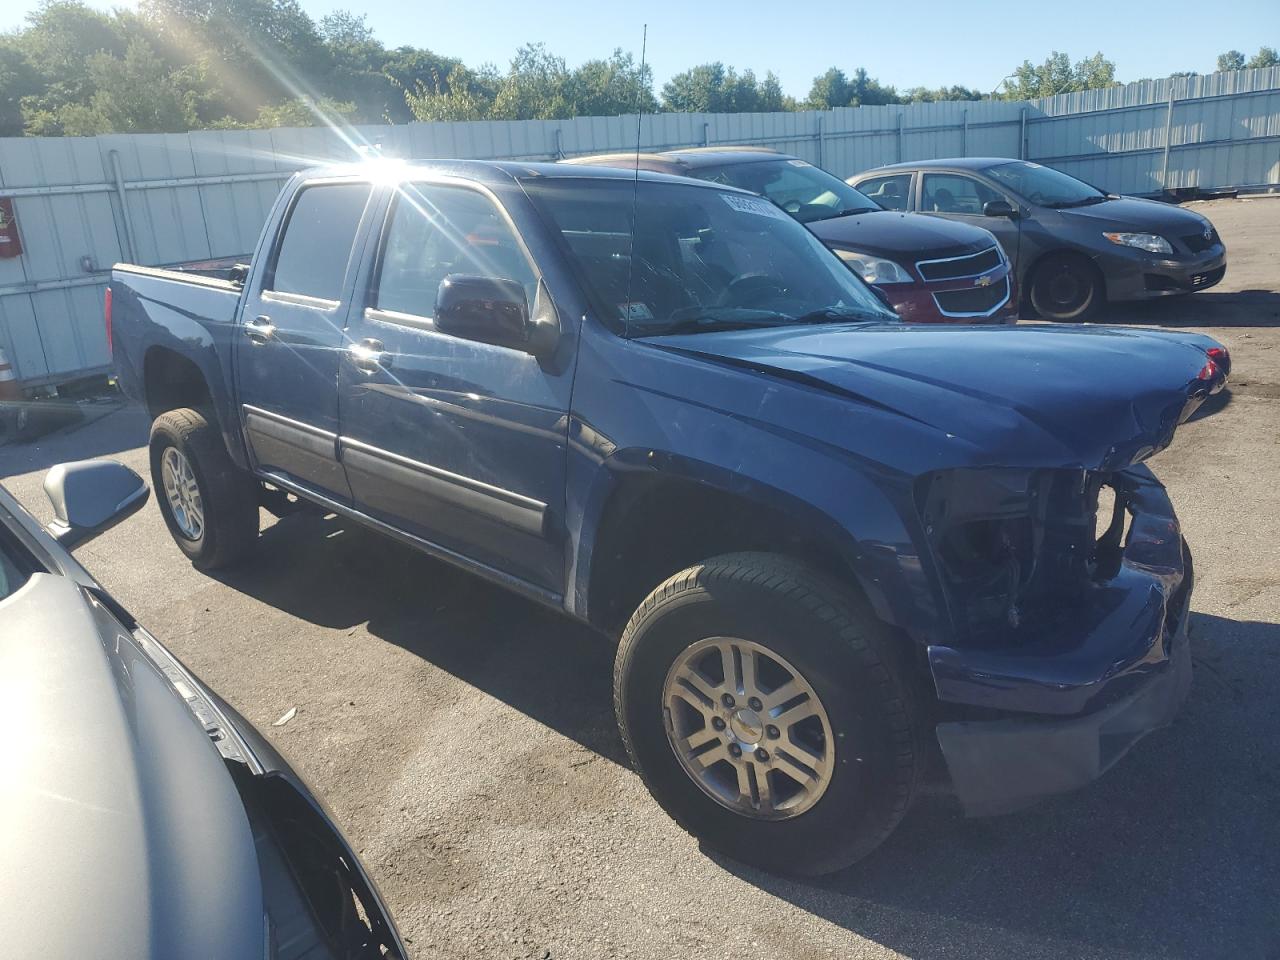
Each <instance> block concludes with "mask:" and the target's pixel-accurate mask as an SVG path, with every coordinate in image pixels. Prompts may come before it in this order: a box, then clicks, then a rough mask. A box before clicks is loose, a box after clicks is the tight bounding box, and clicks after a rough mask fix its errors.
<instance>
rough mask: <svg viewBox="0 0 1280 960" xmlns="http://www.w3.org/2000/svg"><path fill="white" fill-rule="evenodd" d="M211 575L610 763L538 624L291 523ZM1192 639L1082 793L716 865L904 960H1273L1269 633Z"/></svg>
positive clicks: (596, 652)
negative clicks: (385, 646)
mask: <svg viewBox="0 0 1280 960" xmlns="http://www.w3.org/2000/svg"><path fill="white" fill-rule="evenodd" d="M222 579H223V581H224V582H225V583H226V584H227V585H229V586H231V587H233V588H234V589H237V590H241V591H243V592H245V593H248V594H251V595H253V596H255V597H257V598H258V599H260V600H262V601H263V602H264V603H267V604H270V605H272V606H274V607H277V608H280V609H282V610H286V611H288V612H289V613H291V614H293V615H294V616H297V617H300V618H302V619H304V620H306V621H309V622H311V623H315V624H320V625H323V626H326V627H351V626H355V625H357V624H362V623H367V624H368V629H369V632H370V633H372V634H373V635H375V636H377V637H380V638H382V639H384V640H386V641H387V642H389V643H395V644H397V645H398V646H401V647H403V648H404V649H406V650H409V651H411V652H413V653H415V654H416V655H418V656H420V657H423V658H424V659H426V660H427V661H429V662H430V663H432V664H434V665H435V666H437V667H439V668H441V669H443V670H446V671H448V672H449V673H451V674H453V675H454V676H456V677H458V678H459V679H461V680H463V681H465V682H466V683H468V684H471V685H473V686H475V687H477V688H479V689H481V690H484V691H485V692H486V693H488V694H490V695H491V696H494V697H496V698H498V699H500V700H502V701H503V702H505V703H507V704H509V705H511V706H512V707H514V708H516V709H518V710H520V711H522V712H523V713H525V714H526V715H528V716H529V717H531V718H533V719H535V720H537V721H538V722H540V723H543V724H546V725H548V726H550V727H552V728H554V729H555V730H557V731H558V732H560V733H562V734H563V735H565V736H567V737H569V738H571V739H573V740H575V741H576V742H578V743H580V744H582V745H583V746H584V747H586V748H588V749H590V750H593V751H595V752H596V753H598V754H600V755H601V756H603V757H606V758H607V759H609V760H612V761H614V762H616V763H623V762H624V760H623V753H622V748H621V744H620V741H619V739H618V736H617V733H616V732H615V729H614V723H613V716H612V709H611V689H610V677H611V670H612V659H613V653H612V650H611V647H610V644H609V643H608V642H607V641H606V640H604V639H603V638H602V637H601V636H600V635H599V634H597V633H595V632H594V631H591V630H589V629H587V628H585V627H582V626H580V625H578V624H575V623H573V622H571V621H569V620H566V619H565V618H563V617H561V616H559V615H557V614H555V613H553V612H551V611H547V610H543V609H542V608H540V607H538V606H537V605H535V604H533V603H531V602H529V601H526V600H524V599H522V598H519V597H516V596H513V595H511V594H509V593H507V592H506V591H504V590H501V589H500V588H498V587H495V586H490V585H489V584H487V583H484V582H483V581H481V580H478V579H476V578H475V577H472V576H470V575H467V574H464V573H461V572H458V571H455V570H453V569H452V568H450V567H448V566H445V565H444V564H441V563H437V562H435V561H433V560H430V559H428V558H426V557H423V556H420V555H418V554H416V553H413V552H411V551H409V550H407V549H405V548H403V547H401V546H399V545H398V544H395V543H392V542H390V541H387V540H385V539H383V538H380V537H376V536H374V535H372V534H367V533H364V532H362V531H360V530H358V529H356V530H351V529H348V527H347V526H346V525H345V524H344V523H342V522H340V521H337V520H335V519H332V518H330V519H327V520H322V519H320V518H319V517H315V516H308V515H299V516H295V517H291V518H289V519H287V520H284V521H282V522H280V523H278V524H276V525H275V526H274V527H272V528H270V529H269V530H267V531H266V532H265V533H264V536H263V542H262V549H261V550H260V551H259V552H258V554H257V557H256V559H255V560H253V561H252V562H251V563H248V564H246V565H245V566H244V567H243V568H241V569H238V570H236V571H235V572H232V573H227V574H224V575H222ZM1191 630H1192V642H1193V649H1194V651H1195V659H1196V681H1195V684H1194V686H1193V688H1192V693H1191V696H1190V699H1189V701H1188V704H1187V707H1186V709H1185V710H1184V712H1183V714H1182V716H1181V717H1180V718H1179V720H1178V721H1177V722H1176V723H1175V725H1174V726H1173V727H1172V728H1171V729H1170V730H1167V731H1163V732H1161V733H1158V734H1155V735H1153V736H1152V737H1151V738H1149V739H1148V740H1146V741H1144V742H1142V743H1140V744H1139V745H1138V746H1137V748H1136V749H1135V750H1134V752H1133V754H1132V755H1130V756H1129V757H1127V758H1126V759H1125V760H1124V761H1123V762H1122V763H1120V764H1119V765H1118V766H1117V767H1116V768H1115V769H1114V770H1112V771H1111V772H1110V773H1109V774H1107V776H1106V777H1104V778H1103V780H1102V781H1101V782H1099V783H1097V784H1095V785H1093V786H1092V787H1090V788H1088V789H1086V790H1083V791H1081V792H1079V793H1077V794H1075V795H1072V796H1070V797H1065V798H1062V799H1059V800H1056V801H1053V802H1050V803H1046V804H1043V805H1041V806H1039V807H1037V808H1034V809H1032V810H1028V811H1024V812H1022V813H1019V814H1015V815H1011V816H1006V817H1002V818H998V819H990V820H965V819H963V818H962V817H961V816H960V815H959V813H958V810H957V808H956V806H955V805H954V803H953V802H952V801H950V800H949V799H947V798H946V797H925V798H923V799H922V800H921V801H920V802H918V803H917V805H916V806H915V808H914V809H913V810H912V812H911V813H910V814H909V815H908V817H907V819H906V820H905V821H904V822H903V824H902V825H901V827H900V828H899V829H898V831H897V832H896V833H895V834H894V835H893V837H891V838H890V840H889V841H888V842H887V843H886V844H885V845H884V846H883V847H882V848H881V849H880V850H878V851H877V852H876V853H874V854H873V855H872V856H871V857H870V858H868V859H867V860H865V861H864V862H863V863H861V864H859V865H857V866H855V867H853V868H851V869H850V870H848V871H845V872H844V873H842V874H837V875H835V876H833V877H829V878H825V879H823V880H820V881H794V880H788V879H782V878H778V877H774V876H770V875H767V874H763V873H759V872H757V871H754V870H750V869H747V868H743V867H740V866H738V865H735V864H732V863H728V862H724V863H723V864H722V865H723V866H724V868H725V869H727V870H729V871H731V872H733V873H735V874H736V875H738V876H740V877H741V878H743V879H745V880H746V881H748V882H750V883H753V884H755V885H757V886H758V887H760V888H762V889H764V890H766V891H768V892H770V893H772V894H774V895H776V896H777V897H779V898H781V899H783V900H786V901H788V902H790V903H792V904H794V905H796V906H797V907H800V908H802V909H804V910H806V911H809V912H811V913H813V914H814V915H816V916H819V917H822V918H823V919H825V920H828V921H830V922H831V923H835V924H838V925H840V926H842V927H844V928H846V929H848V930H850V931H853V932H856V933H857V934H859V935H861V936H863V937H867V938H869V939H871V940H874V941H876V942H878V943H881V944H884V945H886V946H888V947H891V948H892V949H894V950H897V951H899V952H901V953H903V954H906V955H908V956H911V957H914V958H919V960H929V958H942V957H969V956H982V957H996V958H1002V957H1008V958H1011V960H1012V958H1014V957H1019V958H1020V957H1021V956H1023V955H1025V947H1026V938H1033V939H1034V940H1036V941H1037V942H1040V943H1042V944H1046V945H1047V944H1051V943H1053V942H1055V941H1057V942H1058V943H1060V944H1061V945H1062V946H1063V948H1064V949H1068V950H1069V951H1072V952H1074V953H1076V955H1080V954H1083V953H1090V954H1101V955H1111V954H1114V953H1120V952H1123V951H1129V950H1132V951H1140V952H1142V953H1143V954H1144V955H1160V956H1178V957H1206V958H1208V957H1221V956H1228V955H1229V956H1235V957H1265V958H1276V957H1280V913H1278V912H1277V910H1276V904H1277V903H1280V862H1278V861H1280V858H1278V857H1277V852H1280V819H1278V818H1277V816H1276V813H1277V807H1276V803H1277V797H1280V697H1277V696H1276V694H1275V691H1276V690H1277V689H1280V625H1276V624H1269V623H1257V622H1241V621H1236V620H1231V619H1226V618H1221V617H1215V616H1208V615H1205V614H1195V615H1194V617H1193V619H1192V627H1191ZM1001 931H1009V932H1010V933H1017V934H1019V935H1020V936H1019V937H1016V938H1010V941H1009V942H1005V941H1004V940H1003V939H1002V938H1001V936H999V934H1000V932H1001ZM993 932H994V935H993ZM1017 941H1021V945H1017Z"/></svg>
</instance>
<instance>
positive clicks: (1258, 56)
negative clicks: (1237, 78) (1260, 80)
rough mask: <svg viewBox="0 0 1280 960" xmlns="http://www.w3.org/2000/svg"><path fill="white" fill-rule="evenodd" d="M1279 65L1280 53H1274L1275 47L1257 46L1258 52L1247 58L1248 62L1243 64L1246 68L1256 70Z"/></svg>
mask: <svg viewBox="0 0 1280 960" xmlns="http://www.w3.org/2000/svg"><path fill="white" fill-rule="evenodd" d="M1274 66H1280V54H1277V53H1276V48H1275V47H1259V48H1258V52H1257V53H1255V54H1254V55H1253V56H1252V57H1250V58H1249V62H1248V63H1246V64H1245V69H1246V70H1258V69H1261V68H1263V67H1274Z"/></svg>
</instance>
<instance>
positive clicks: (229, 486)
mask: <svg viewBox="0 0 1280 960" xmlns="http://www.w3.org/2000/svg"><path fill="white" fill-rule="evenodd" d="M171 449H172V450H175V451H176V452H177V453H178V454H179V455H180V456H181V457H182V458H183V459H184V460H185V462H186V463H187V464H188V465H189V466H190V471H191V474H192V475H193V478H194V485H195V488H196V495H197V496H196V497H193V498H190V499H191V503H192V505H193V506H196V507H197V509H198V511H199V513H200V521H201V522H200V523H199V524H198V530H197V529H196V525H195V524H193V523H192V522H191V521H190V520H189V519H184V518H180V517H179V515H178V512H177V508H175V506H174V504H173V503H172V502H171V498H170V495H169V489H168V487H167V486H166V479H165V467H164V463H165V459H166V456H168V455H169V454H168V451H169V450H171ZM151 483H152V486H153V487H154V488H155V491H156V503H158V504H159V505H160V513H161V515H162V516H163V517H164V522H165V525H166V526H167V527H168V528H169V533H170V534H171V535H172V537H173V539H174V542H175V543H177V545H178V549H180V550H181V551H182V552H183V553H185V554H186V555H187V557H188V558H189V559H190V560H191V562H192V564H193V565H194V566H195V567H196V568H197V569H198V570H217V569H219V568H222V567H227V566H230V565H231V564H233V563H235V562H236V561H237V560H239V559H241V558H242V557H243V556H244V555H245V554H246V553H248V552H249V550H250V549H252V547H253V545H254V543H255V542H256V541H257V539H258V484H257V483H256V482H255V481H254V479H253V477H252V476H250V475H249V474H248V473H246V472H245V471H243V470H241V469H240V468H239V467H237V466H236V465H235V464H234V463H232V461H231V457H230V455H229V454H228V453H227V448H226V445H225V444H224V443H223V441H222V435H221V434H220V433H219V431H218V429H217V427H216V426H215V425H214V424H213V423H211V422H210V418H209V417H207V416H206V415H205V414H203V413H201V412H200V411H198V410H192V409H189V408H184V409H181V410H170V411H168V412H167V413H163V414H161V415H160V416H159V417H157V418H156V421H155V423H153V424H152V425H151ZM184 526H185V529H184Z"/></svg>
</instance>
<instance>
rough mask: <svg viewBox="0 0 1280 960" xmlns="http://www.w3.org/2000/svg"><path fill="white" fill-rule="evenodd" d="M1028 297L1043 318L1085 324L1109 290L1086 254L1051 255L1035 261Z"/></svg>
mask: <svg viewBox="0 0 1280 960" xmlns="http://www.w3.org/2000/svg"><path fill="white" fill-rule="evenodd" d="M1027 296H1028V299H1029V300H1030V301H1031V308H1032V310H1034V311H1035V313H1036V315H1037V316H1039V317H1040V318H1041V319H1044V320H1054V321H1057V322H1058V323H1082V322H1083V321H1085V320H1088V319H1089V318H1090V317H1092V316H1094V315H1095V314H1096V313H1097V312H1098V311H1099V310H1100V309H1101V308H1102V305H1103V302H1104V301H1105V300H1106V290H1105V288H1104V286H1103V282H1102V276H1101V275H1100V274H1099V273H1098V270H1097V268H1096V267H1094V265H1093V264H1092V263H1090V262H1089V261H1088V260H1087V259H1085V258H1084V257H1079V256H1075V255H1073V254H1051V255H1050V256H1048V257H1046V258H1045V259H1044V260H1042V261H1040V263H1038V264H1036V267H1035V270H1034V271H1032V274H1031V282H1030V284H1029V285H1028V290H1027Z"/></svg>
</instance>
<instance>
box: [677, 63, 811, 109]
mask: <svg viewBox="0 0 1280 960" xmlns="http://www.w3.org/2000/svg"><path fill="white" fill-rule="evenodd" d="M785 102H786V101H785V97H784V95H783V93H782V85H781V84H780V83H779V82H778V78H777V77H776V76H775V75H774V74H772V73H767V74H765V77H764V79H763V80H757V79H756V75H755V71H753V70H744V71H742V73H738V72H737V70H735V69H734V68H733V67H726V66H725V65H724V64H723V63H720V62H716V63H704V64H701V65H700V66H696V67H694V68H693V69H691V70H685V71H684V72H683V73H678V74H676V75H675V76H674V77H672V78H671V79H670V80H668V81H667V82H666V83H665V84H663V87H662V108H663V109H664V110H670V111H672V112H676V113H748V112H756V111H763V110H776V109H779V108H780V107H781V106H782V105H783V104H784V103H785Z"/></svg>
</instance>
